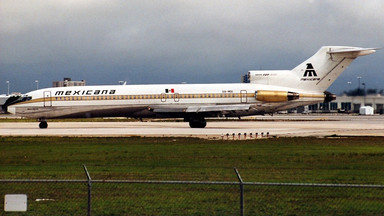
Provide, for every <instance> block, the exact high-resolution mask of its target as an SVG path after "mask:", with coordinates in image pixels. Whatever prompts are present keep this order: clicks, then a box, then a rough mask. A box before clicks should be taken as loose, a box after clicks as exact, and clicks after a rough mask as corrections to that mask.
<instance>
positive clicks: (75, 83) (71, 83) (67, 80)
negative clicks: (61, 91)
mask: <svg viewBox="0 0 384 216" xmlns="http://www.w3.org/2000/svg"><path fill="white" fill-rule="evenodd" d="M69 86H85V80H81V81H72V79H71V78H64V80H63V81H54V82H52V87H69Z"/></svg>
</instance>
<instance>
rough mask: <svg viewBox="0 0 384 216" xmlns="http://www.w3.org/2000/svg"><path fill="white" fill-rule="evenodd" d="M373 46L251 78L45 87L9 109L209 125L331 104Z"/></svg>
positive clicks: (328, 50)
mask: <svg viewBox="0 0 384 216" xmlns="http://www.w3.org/2000/svg"><path fill="white" fill-rule="evenodd" d="M374 52H375V49H374V48H359V47H347V46H324V47H321V49H320V50H319V51H317V52H316V53H315V54H314V55H313V56H312V57H310V58H309V59H307V60H306V61H304V62H303V63H301V64H300V65H298V66H297V67H295V68H294V69H292V70H262V71H249V72H248V78H249V80H250V82H249V83H238V84H234V83H231V84H161V85H99V86H77V87H62V88H45V89H39V90H36V91H32V92H28V93H26V94H24V95H22V96H17V97H11V98H10V99H8V101H7V103H6V105H7V106H8V111H9V112H11V113H13V114H15V115H17V116H22V117H26V118H36V119H38V121H40V124H39V127H40V128H47V127H48V124H47V119H53V118H91V117H134V118H184V120H185V121H187V122H189V125H190V127H192V128H204V127H205V126H206V124H207V123H206V120H205V118H207V117H240V116H250V115H258V114H265V113H274V112H277V111H282V110H287V109H291V108H295V107H298V106H304V105H310V104H315V103H322V102H323V103H327V102H330V101H332V100H334V99H335V98H336V97H335V95H334V94H331V93H329V92H327V91H326V90H327V88H328V87H329V86H330V85H331V84H332V83H333V82H334V81H335V80H336V78H337V77H338V76H339V75H340V74H341V73H342V72H343V71H344V70H345V69H346V68H347V66H348V65H349V64H351V62H352V61H353V60H354V59H355V58H357V57H359V56H364V55H368V54H371V53H374Z"/></svg>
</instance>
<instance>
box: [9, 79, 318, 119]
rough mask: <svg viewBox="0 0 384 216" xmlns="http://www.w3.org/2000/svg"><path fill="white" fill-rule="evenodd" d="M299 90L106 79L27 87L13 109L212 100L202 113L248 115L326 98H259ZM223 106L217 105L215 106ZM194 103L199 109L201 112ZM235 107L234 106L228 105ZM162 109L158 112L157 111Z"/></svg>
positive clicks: (100, 109)
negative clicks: (94, 83)
mask: <svg viewBox="0 0 384 216" xmlns="http://www.w3.org/2000/svg"><path fill="white" fill-rule="evenodd" d="M259 90H270V91H274V92H287V91H290V92H298V91H299V90H296V89H287V88H282V87H277V86H270V85H256V84H249V83H239V84H164V85H112V86H108V85H100V86H81V87H62V88H46V89H40V90H36V91H32V92H29V93H27V94H26V95H25V96H27V97H30V98H29V100H28V101H25V102H22V103H17V104H15V105H11V106H10V107H8V111H9V112H11V113H14V114H16V115H19V116H24V117H28V118H38V119H48V118H66V117H103V116H108V117H109V116H115V117H118V116H126V117H138V118H140V117H186V116H188V115H192V114H196V113H198V109H199V107H203V108H204V107H207V106H211V108H210V109H209V110H208V111H206V112H201V113H200V115H202V116H205V117H209V116H217V115H221V116H242V115H255V114H258V113H265V112H267V113H268V112H275V111H278V110H284V109H287V107H288V108H290V107H295V106H298V105H306V104H311V103H316V102H319V101H320V102H321V101H323V100H324V94H323V93H321V92H319V93H314V92H298V93H300V94H301V96H300V98H298V99H296V100H291V101H288V100H286V101H285V100H283V101H274V100H271V101H268V100H263V101H259V100H257V96H256V95H257V94H256V92H257V91H259ZM236 105H252V107H253V109H251V110H248V111H246V112H242V109H241V108H237V111H236V110H234V111H232V112H225V108H224V109H223V110H221V108H223V106H236ZM215 106H216V107H218V108H217V109H215V108H214V107H215ZM188 109H189V110H192V109H194V110H195V111H196V112H193V113H192V111H191V113H188ZM228 110H230V108H228ZM157 111H158V112H157Z"/></svg>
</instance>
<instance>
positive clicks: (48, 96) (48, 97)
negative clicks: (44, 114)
mask: <svg viewBox="0 0 384 216" xmlns="http://www.w3.org/2000/svg"><path fill="white" fill-rule="evenodd" d="M43 94H44V107H51V106H52V94H51V91H45V92H44V93H43Z"/></svg>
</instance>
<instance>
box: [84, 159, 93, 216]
mask: <svg viewBox="0 0 384 216" xmlns="http://www.w3.org/2000/svg"><path fill="white" fill-rule="evenodd" d="M83 167H84V171H85V175H87V179H88V211H87V215H88V216H91V198H92V197H91V192H92V179H91V176H90V175H89V172H88V170H87V167H86V166H85V164H83Z"/></svg>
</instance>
